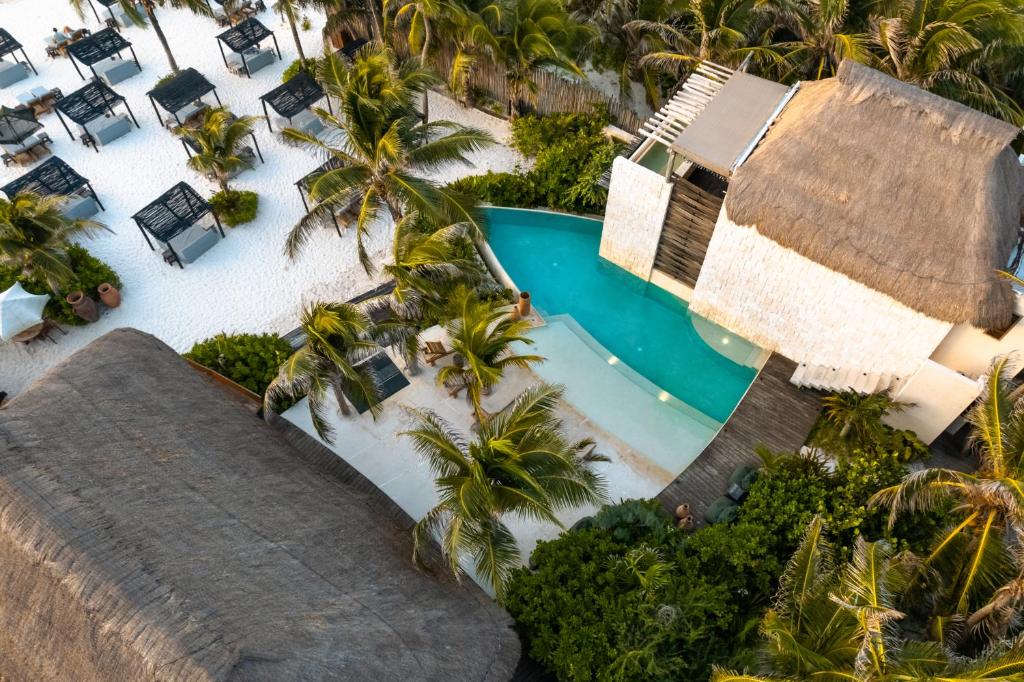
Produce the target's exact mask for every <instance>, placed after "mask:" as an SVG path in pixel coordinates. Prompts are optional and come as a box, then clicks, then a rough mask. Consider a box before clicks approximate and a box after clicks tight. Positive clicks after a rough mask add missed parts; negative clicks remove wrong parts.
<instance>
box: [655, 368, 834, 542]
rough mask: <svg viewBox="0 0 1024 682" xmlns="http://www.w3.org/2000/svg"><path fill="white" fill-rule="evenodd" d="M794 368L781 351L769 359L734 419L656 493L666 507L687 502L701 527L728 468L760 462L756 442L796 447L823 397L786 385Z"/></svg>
mask: <svg viewBox="0 0 1024 682" xmlns="http://www.w3.org/2000/svg"><path fill="white" fill-rule="evenodd" d="M795 370H796V363H794V362H792V361H791V360H787V359H786V358H784V357H782V356H781V355H772V356H771V357H770V358H768V362H767V363H766V364H765V366H764V367H763V368H762V369H761V372H760V373H759V374H758V375H757V378H756V379H754V383H753V384H751V386H750V389H749V390H748V391H747V394H746V396H744V398H743V400H742V401H741V402H740V404H739V406H738V407H737V408H736V411H735V412H734V413H733V415H732V418H731V419H730V420H729V421H728V422H727V423H726V425H725V426H724V427H722V430H721V431H719V433H718V435H717V436H715V439H714V440H713V441H711V444H710V445H708V446H707V447H706V448H705V449H704V452H702V453H701V454H700V456H699V457H697V459H696V460H695V461H694V462H693V464H691V465H690V466H688V467H687V468H686V470H685V471H683V473H681V474H679V476H678V477H677V478H676V480H674V481H672V482H671V483H669V484H668V487H666V488H665V489H664V490H662V491H661V494H660V495H658V499H659V500H660V501H661V503H662V505H664V507H665V508H666V509H667V510H669V511H670V512H672V511H674V510H675V508H676V507H677V506H678V505H680V504H682V503H683V502H686V503H688V504H689V505H690V508H691V509H692V510H693V511H692V513H693V516H694V518H695V519H696V521H697V524H698V525H703V523H704V511H705V510H706V509H707V507H708V505H710V504H711V503H712V502H714V501H715V499H717V498H718V497H720V496H721V495H723V494H724V493H725V489H726V483H727V481H728V480H729V476H731V475H732V472H733V471H735V470H736V468H737V467H739V466H742V465H744V464H757V463H758V462H759V460H758V457H757V455H756V454H755V453H754V447H755V446H757V445H758V444H762V443H763V444H764V445H766V446H768V448H769V449H771V450H797V449H799V448H800V446H801V445H803V444H804V440H805V439H806V438H807V434H808V433H810V430H811V426H812V425H813V424H814V420H815V418H816V417H817V415H818V410H819V408H820V406H821V398H820V395H819V394H818V393H816V392H814V391H809V390H806V389H801V388H797V387H796V386H794V385H793V384H791V383H789V378H790V377H791V376H793V372H794V371H795Z"/></svg>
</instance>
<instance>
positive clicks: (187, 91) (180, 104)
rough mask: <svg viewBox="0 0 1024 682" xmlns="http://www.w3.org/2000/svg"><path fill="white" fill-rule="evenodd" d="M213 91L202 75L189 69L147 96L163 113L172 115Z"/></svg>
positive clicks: (211, 85) (154, 89) (157, 87)
mask: <svg viewBox="0 0 1024 682" xmlns="http://www.w3.org/2000/svg"><path fill="white" fill-rule="evenodd" d="M213 90H214V87H213V84H212V83H210V81H208V80H206V77H205V76H203V74H201V73H199V72H198V71H196V70H195V69H193V68H191V67H190V68H187V69H185V70H184V71H181V72H180V73H178V75H177V76H175V77H174V78H171V79H169V80H167V81H165V82H164V83H161V84H160V85H158V86H156V87H155V88H153V89H152V90H150V91H149V92H148V93H147V94H148V95H149V97H150V99H152V100H153V101H154V102H156V103H157V104H159V105H160V106H161V107H163V109H164V111H166V112H167V113H169V114H173V113H174V112H176V111H180V110H181V109H182V108H184V107H185V105H187V104H189V103H190V102H194V101H195V100H197V99H199V98H200V97H202V96H203V95H205V94H206V93H208V92H212V91H213Z"/></svg>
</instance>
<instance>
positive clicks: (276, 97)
mask: <svg viewBox="0 0 1024 682" xmlns="http://www.w3.org/2000/svg"><path fill="white" fill-rule="evenodd" d="M323 98H324V91H323V88H321V87H320V84H319V83H317V82H316V80H314V79H313V77H312V76H311V75H309V72H308V71H306V70H305V69H300V70H299V72H298V73H297V74H295V75H294V76H292V77H291V78H289V79H288V80H287V81H286V82H285V83H283V84H281V85H279V86H277V87H276V88H274V89H273V90H271V91H270V92H268V93H267V94H265V95H263V96H262V97H260V101H261V102H262V104H263V116H264V117H265V118H266V119H267V127H268V128H270V132H274V127H273V126H272V125H271V124H270V114H269V113H268V112H267V107H268V106H269V107H270V108H271V109H273V110H274V111H275V112H277V115H278V116H281V117H282V118H283V119H285V120H287V121H288V125H289V126H291V127H292V128H298V129H299V130H302V131H305V132H308V133H312V134H314V135H315V134H316V133H318V132H320V131H321V130H323V129H324V126H323V123H322V122H321V121H320V119H319V118H318V117H317V115H316V114H314V113H313V112H312V111H311V110H310V107H312V106H313V105H314V104H316V103H317V102H319V101H320V100H321V99H323ZM327 108H328V110H331V100H330V98H327ZM331 113H333V110H331Z"/></svg>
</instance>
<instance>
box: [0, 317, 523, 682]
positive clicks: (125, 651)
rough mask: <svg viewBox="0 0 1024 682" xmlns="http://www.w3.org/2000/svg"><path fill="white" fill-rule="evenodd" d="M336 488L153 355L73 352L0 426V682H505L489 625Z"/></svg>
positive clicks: (113, 338)
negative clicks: (331, 681)
mask: <svg viewBox="0 0 1024 682" xmlns="http://www.w3.org/2000/svg"><path fill="white" fill-rule="evenodd" d="M334 459H335V460H336V461H340V460H337V458H334ZM354 475H355V474H353V473H352V472H351V471H350V472H349V475H344V476H342V475H339V474H338V473H337V472H332V471H331V470H330V469H329V467H327V466H326V465H323V466H322V465H320V464H318V463H317V462H315V461H313V459H312V458H310V457H309V456H308V455H306V454H302V453H300V452H299V450H298V449H296V448H293V447H292V446H291V445H290V444H289V443H288V442H287V441H286V440H285V439H284V437H283V436H282V434H281V433H280V432H278V431H276V430H275V429H273V428H271V427H269V426H267V425H266V424H264V423H262V422H261V421H260V420H258V419H257V418H256V417H254V415H253V414H252V411H251V410H250V409H247V406H245V405H243V404H240V403H239V402H237V400H236V399H234V398H233V397H232V396H230V395H229V394H227V393H226V392H225V389H224V388H223V387H220V386H217V385H214V384H213V383H211V382H210V380H209V379H207V378H205V377H203V376H201V375H200V374H198V373H197V372H195V371H193V370H192V369H191V368H189V367H188V366H187V365H186V364H185V362H184V361H183V360H182V359H181V358H180V357H179V356H178V355H177V354H176V353H174V352H173V351H172V350H171V349H170V348H168V347H167V346H165V345H164V344H163V343H161V342H160V341H158V340H157V339H155V338H153V337H151V336H148V335H146V334H143V333H141V332H138V331H134V330H127V329H122V330H118V331H115V332H112V333H110V334H107V335H106V336H104V337H103V338H101V339H99V340H97V341H95V342H93V343H92V344H90V345H89V346H88V347H87V348H85V349H84V350H82V351H80V352H78V353H76V354H75V355H73V356H71V357H70V358H69V359H68V360H67V361H66V362H64V363H63V364H61V365H60V366H58V367H56V368H55V369H54V370H52V371H51V372H50V373H48V374H47V375H46V376H45V377H43V378H42V379H41V380H40V381H39V382H37V383H36V384H35V385H34V386H33V387H32V388H30V389H29V390H28V391H26V392H25V393H24V394H22V395H20V396H18V397H17V398H16V399H15V400H14V401H13V402H11V403H9V404H8V405H7V406H6V407H4V408H3V409H0V678H3V679H9V680H34V681H36V680H47V679H64V680H70V679H74V680H133V681H135V680H155V679H160V680H190V681H192V680H196V681H199V680H323V679H335V680H373V681H374V682H383V681H385V680H402V681H406V680H444V681H446V682H447V681H450V680H460V681H461V680H480V681H485V680H486V681H490V680H504V679H508V678H509V677H510V676H511V674H512V671H513V669H514V667H515V664H516V661H517V659H518V655H519V644H518V641H517V639H516V636H515V634H514V633H513V632H512V630H511V629H510V627H509V626H510V619H509V618H508V617H507V615H506V614H504V613H503V612H502V611H501V610H500V609H499V608H498V607H497V606H496V605H495V604H494V603H493V602H491V601H490V600H489V599H488V598H487V597H486V596H485V595H484V594H483V593H482V592H481V591H480V590H478V589H476V588H475V587H473V586H471V585H463V586H459V585H457V584H455V583H454V581H453V580H451V579H449V578H447V577H446V575H445V574H444V573H442V572H435V574H433V575H429V574H426V573H422V572H418V571H417V570H415V569H414V568H413V566H412V564H411V561H410V554H411V544H410V537H409V533H408V520H407V519H405V522H404V523H403V520H402V519H401V518H400V517H399V516H398V515H397V513H396V508H394V507H391V506H389V505H388V504H387V501H386V500H382V499H381V497H380V496H378V495H374V494H373V492H372V491H367V490H365V489H363V488H362V487H361V486H358V485H356V484H355V483H353V478H352V476H354Z"/></svg>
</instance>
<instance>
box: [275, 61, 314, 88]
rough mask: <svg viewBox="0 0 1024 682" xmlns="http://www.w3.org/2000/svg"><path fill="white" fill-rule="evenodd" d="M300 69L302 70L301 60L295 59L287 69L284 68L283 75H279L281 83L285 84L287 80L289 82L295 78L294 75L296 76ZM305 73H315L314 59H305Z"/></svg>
mask: <svg viewBox="0 0 1024 682" xmlns="http://www.w3.org/2000/svg"><path fill="white" fill-rule="evenodd" d="M301 68H302V60H301V59H296V60H295V61H294V62H292V63H291V64H289V65H288V68H286V69H285V70H284V73H282V74H281V82H282V83H287V82H288V81H289V80H291V79H292V78H293V77H294V76H295V74H297V73H298V72H299V69H301ZM306 71H309V72H310V73H313V72H314V71H316V60H315V59H307V60H306Z"/></svg>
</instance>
